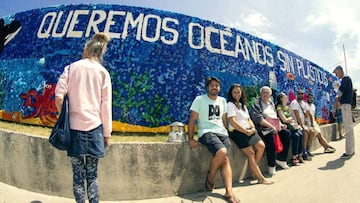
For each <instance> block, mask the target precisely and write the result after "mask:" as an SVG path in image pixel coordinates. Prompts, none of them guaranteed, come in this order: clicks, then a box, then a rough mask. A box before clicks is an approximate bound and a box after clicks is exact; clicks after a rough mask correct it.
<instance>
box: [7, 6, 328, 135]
mask: <svg viewBox="0 0 360 203" xmlns="http://www.w3.org/2000/svg"><path fill="white" fill-rule="evenodd" d="M96 32H107V33H109V35H110V36H111V38H112V40H111V42H110V44H109V46H108V52H107V53H106V55H105V56H104V66H105V67H106V68H107V69H108V70H109V72H110V75H111V77H112V83H113V131H121V132H154V133H160V132H168V130H169V124H171V123H172V122H174V121H181V122H183V123H187V121H188V117H189V107H190V105H191V102H192V100H193V99H194V98H195V96H196V95H199V94H202V93H204V92H205V87H204V78H205V77H207V76H216V77H218V78H220V80H221V81H222V90H221V93H220V94H221V95H223V96H225V95H226V91H227V90H228V88H229V87H230V85H231V84H232V83H235V82H237V83H240V84H241V85H242V86H244V87H245V88H246V92H247V94H248V95H249V96H250V97H253V98H254V97H256V96H258V92H259V91H258V90H259V88H260V87H261V86H263V85H269V86H271V88H273V90H274V92H275V93H279V92H280V91H283V92H285V93H286V94H289V95H290V98H292V99H293V98H294V92H295V91H296V90H297V89H299V88H301V89H304V90H305V91H306V92H312V93H313V94H314V96H315V98H318V99H317V100H316V101H315V103H316V105H317V109H318V117H319V118H320V119H319V121H320V122H323V123H326V122H328V120H329V107H330V106H331V103H332V102H331V98H332V97H333V96H332V81H333V80H334V76H332V75H331V74H330V73H329V72H327V71H325V70H324V69H323V68H321V67H319V66H317V65H316V64H314V63H312V62H310V61H308V60H306V59H304V58H302V57H300V56H298V55H296V54H294V53H292V52H290V51H288V50H285V49H283V48H281V47H279V46H276V45H274V44H272V43H270V42H267V41H265V40H262V39H260V38H257V37H255V36H252V35H249V34H247V33H244V32H241V31H239V30H236V29H233V28H230V27H226V26H223V25H220V24H217V23H214V22H210V21H207V20H202V19H199V18H195V17H190V16H186V15H181V14H176V13H171V12H166V11H160V10H154V9H148V8H139V7H128V6H121V5H103V4H96V5H62V6H58V7H49V8H43V9H35V10H30V11H25V12H22V13H17V14H14V15H11V16H6V17H3V18H2V19H1V20H0V40H1V41H0V45H1V47H0V48H1V49H0V118H1V119H3V120H8V121H14V122H21V123H31V124H37V125H44V126H52V125H53V124H54V122H55V121H56V114H57V112H56V108H55V105H54V90H55V86H56V83H57V79H58V77H59V76H60V74H61V73H62V71H63V69H64V67H65V66H66V65H67V64H69V63H71V62H73V61H75V60H78V59H80V58H81V53H82V49H83V46H84V44H85V42H86V40H87V39H89V38H90V37H91V36H92V35H93V34H94V33H96Z"/></svg>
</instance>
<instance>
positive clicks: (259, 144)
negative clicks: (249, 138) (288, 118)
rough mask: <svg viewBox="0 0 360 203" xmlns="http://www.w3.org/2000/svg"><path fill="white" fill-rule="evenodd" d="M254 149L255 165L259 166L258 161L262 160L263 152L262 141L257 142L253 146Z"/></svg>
mask: <svg viewBox="0 0 360 203" xmlns="http://www.w3.org/2000/svg"><path fill="white" fill-rule="evenodd" d="M254 148H255V163H256V164H259V162H260V160H261V159H262V157H263V155H264V151H265V143H264V141H262V140H259V141H258V142H257V143H255V144H254Z"/></svg>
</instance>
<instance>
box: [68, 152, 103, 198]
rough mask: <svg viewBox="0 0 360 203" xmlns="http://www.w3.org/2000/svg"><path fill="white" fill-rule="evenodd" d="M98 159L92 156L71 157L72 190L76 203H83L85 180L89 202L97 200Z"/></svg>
mask: <svg viewBox="0 0 360 203" xmlns="http://www.w3.org/2000/svg"><path fill="white" fill-rule="evenodd" d="M98 160H99V159H98V158H96V157H92V156H80V157H71V164H72V170H73V192H74V197H75V200H76V202H77V203H85V200H86V195H85V194H86V193H85V180H86V188H87V196H88V199H89V202H90V203H98V202H99V185H98V180H97V168H98Z"/></svg>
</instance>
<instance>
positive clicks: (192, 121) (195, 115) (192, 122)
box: [188, 111, 199, 149]
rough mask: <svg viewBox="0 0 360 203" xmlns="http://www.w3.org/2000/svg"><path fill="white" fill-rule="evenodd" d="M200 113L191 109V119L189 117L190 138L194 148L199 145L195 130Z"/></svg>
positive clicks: (191, 145)
mask: <svg viewBox="0 0 360 203" xmlns="http://www.w3.org/2000/svg"><path fill="white" fill-rule="evenodd" d="M198 117H199V114H198V113H197V112H195V111H190V119H189V129H188V131H189V132H188V139H189V144H190V147H191V148H192V149H193V148H195V147H197V145H198V143H197V141H196V140H194V131H195V122H196V120H197V119H198Z"/></svg>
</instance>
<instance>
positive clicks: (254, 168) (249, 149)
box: [241, 146, 264, 180]
mask: <svg viewBox="0 0 360 203" xmlns="http://www.w3.org/2000/svg"><path fill="white" fill-rule="evenodd" d="M241 151H242V152H244V154H245V155H246V157H247V159H248V161H249V167H250V170H251V172H252V173H253V174H254V176H255V177H256V178H257V179H259V180H260V179H263V178H264V176H263V175H262V173H261V171H260V169H259V166H258V165H257V164H256V161H255V152H254V150H253V148H252V146H249V147H246V148H243V149H241Z"/></svg>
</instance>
